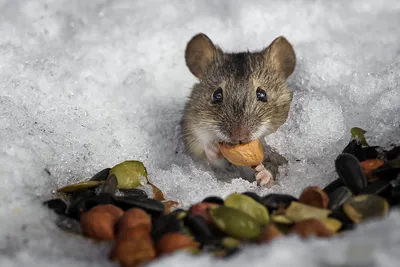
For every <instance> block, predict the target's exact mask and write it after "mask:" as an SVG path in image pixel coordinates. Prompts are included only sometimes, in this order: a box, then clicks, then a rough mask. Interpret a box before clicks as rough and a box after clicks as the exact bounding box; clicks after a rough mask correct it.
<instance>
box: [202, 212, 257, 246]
mask: <svg viewBox="0 0 400 267" xmlns="http://www.w3.org/2000/svg"><path fill="white" fill-rule="evenodd" d="M209 212H210V215H211V218H212V220H213V222H214V223H215V225H216V226H217V227H218V228H219V229H220V230H221V231H223V232H224V233H226V234H228V235H230V236H232V237H234V238H238V239H255V238H257V236H258V235H259V234H260V232H261V226H260V224H259V223H258V222H257V221H256V220H255V219H254V218H253V217H251V216H250V215H248V214H247V213H244V212H242V211H241V210H238V209H236V208H231V207H228V206H220V207H217V208H212V209H209Z"/></svg>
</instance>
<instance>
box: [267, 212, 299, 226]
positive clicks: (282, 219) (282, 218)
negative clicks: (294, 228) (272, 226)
mask: <svg viewBox="0 0 400 267" xmlns="http://www.w3.org/2000/svg"><path fill="white" fill-rule="evenodd" d="M271 220H272V221H273V222H274V223H279V224H292V223H294V222H293V220H292V219H291V218H289V217H288V216H286V215H282V214H277V215H272V216H271Z"/></svg>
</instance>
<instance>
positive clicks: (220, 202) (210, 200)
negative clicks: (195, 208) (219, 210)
mask: <svg viewBox="0 0 400 267" xmlns="http://www.w3.org/2000/svg"><path fill="white" fill-rule="evenodd" d="M201 202H205V203H215V204H218V205H224V200H223V199H222V198H220V197H217V196H209V197H206V198H205V199H203V200H202V201H201Z"/></svg>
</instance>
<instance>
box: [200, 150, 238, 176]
mask: <svg viewBox="0 0 400 267" xmlns="http://www.w3.org/2000/svg"><path fill="white" fill-rule="evenodd" d="M204 151H205V153H206V156H207V159H208V161H209V162H210V164H211V165H213V166H214V167H217V168H219V169H222V170H227V171H231V170H232V167H231V164H230V163H229V162H228V161H227V160H226V159H225V158H224V156H222V154H221V152H220V151H219V148H218V147H217V146H216V145H209V146H206V147H205V148H204Z"/></svg>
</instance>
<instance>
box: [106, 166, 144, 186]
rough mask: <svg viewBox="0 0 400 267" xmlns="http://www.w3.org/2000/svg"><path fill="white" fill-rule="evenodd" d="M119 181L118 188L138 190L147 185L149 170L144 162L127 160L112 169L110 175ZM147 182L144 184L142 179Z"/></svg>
mask: <svg viewBox="0 0 400 267" xmlns="http://www.w3.org/2000/svg"><path fill="white" fill-rule="evenodd" d="M112 174H114V175H115V176H117V179H118V188H124V189H125V188H136V187H139V186H141V185H144V184H146V183H147V170H146V167H145V166H144V165H143V163H142V162H140V161H137V160H127V161H124V162H122V163H119V164H117V165H115V166H114V167H112V168H111V170H110V173H109V175H112ZM143 178H145V179H146V181H145V182H144V183H143V182H142V179H143Z"/></svg>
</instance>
